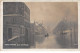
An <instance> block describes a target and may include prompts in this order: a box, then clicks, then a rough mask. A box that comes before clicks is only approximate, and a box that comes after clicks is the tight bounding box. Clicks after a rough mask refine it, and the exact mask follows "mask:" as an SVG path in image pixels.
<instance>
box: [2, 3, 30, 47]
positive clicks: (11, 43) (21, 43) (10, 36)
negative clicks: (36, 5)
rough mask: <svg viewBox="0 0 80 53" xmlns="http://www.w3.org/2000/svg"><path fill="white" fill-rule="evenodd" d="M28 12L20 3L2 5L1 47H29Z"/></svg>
mask: <svg viewBox="0 0 80 53" xmlns="http://www.w3.org/2000/svg"><path fill="white" fill-rule="evenodd" d="M29 41H30V10H29V8H28V7H27V6H26V5H25V3H22V2H4V3H3V47H4V48H29V47H30V42H29Z"/></svg>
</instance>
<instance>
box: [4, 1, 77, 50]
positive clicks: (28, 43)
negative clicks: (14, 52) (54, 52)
mask: <svg viewBox="0 0 80 53" xmlns="http://www.w3.org/2000/svg"><path fill="white" fill-rule="evenodd" d="M23 48H24V49H78V3H77V2H3V49H23Z"/></svg>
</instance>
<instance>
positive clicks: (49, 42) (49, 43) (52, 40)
mask: <svg viewBox="0 0 80 53" xmlns="http://www.w3.org/2000/svg"><path fill="white" fill-rule="evenodd" d="M36 48H61V47H60V45H59V44H58V43H57V41H56V36H55V35H53V34H49V36H48V37H46V38H45V40H44V41H43V43H36Z"/></svg>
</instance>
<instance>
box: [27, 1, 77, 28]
mask: <svg viewBox="0 0 80 53" xmlns="http://www.w3.org/2000/svg"><path fill="white" fill-rule="evenodd" d="M26 5H27V6H28V7H29V9H30V20H31V22H34V21H36V22H39V23H42V22H43V24H44V25H45V26H46V27H49V28H54V27H55V26H56V25H57V23H58V22H60V20H62V19H64V18H65V17H67V19H68V20H70V19H71V20H74V21H75V20H77V18H78V12H77V9H78V8H77V3H74V2H66V3H65V2H28V3H26Z"/></svg>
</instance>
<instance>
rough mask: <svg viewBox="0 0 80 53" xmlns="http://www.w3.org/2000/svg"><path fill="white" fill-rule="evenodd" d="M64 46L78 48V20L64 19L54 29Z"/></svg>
mask: <svg viewBox="0 0 80 53" xmlns="http://www.w3.org/2000/svg"><path fill="white" fill-rule="evenodd" d="M53 33H54V34H56V37H57V38H56V39H57V41H58V43H59V44H60V45H61V46H62V47H63V48H78V22H77V21H76V22H74V21H68V20H62V21H61V22H60V23H59V24H58V25H57V26H56V27H55V29H54V30H53Z"/></svg>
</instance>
